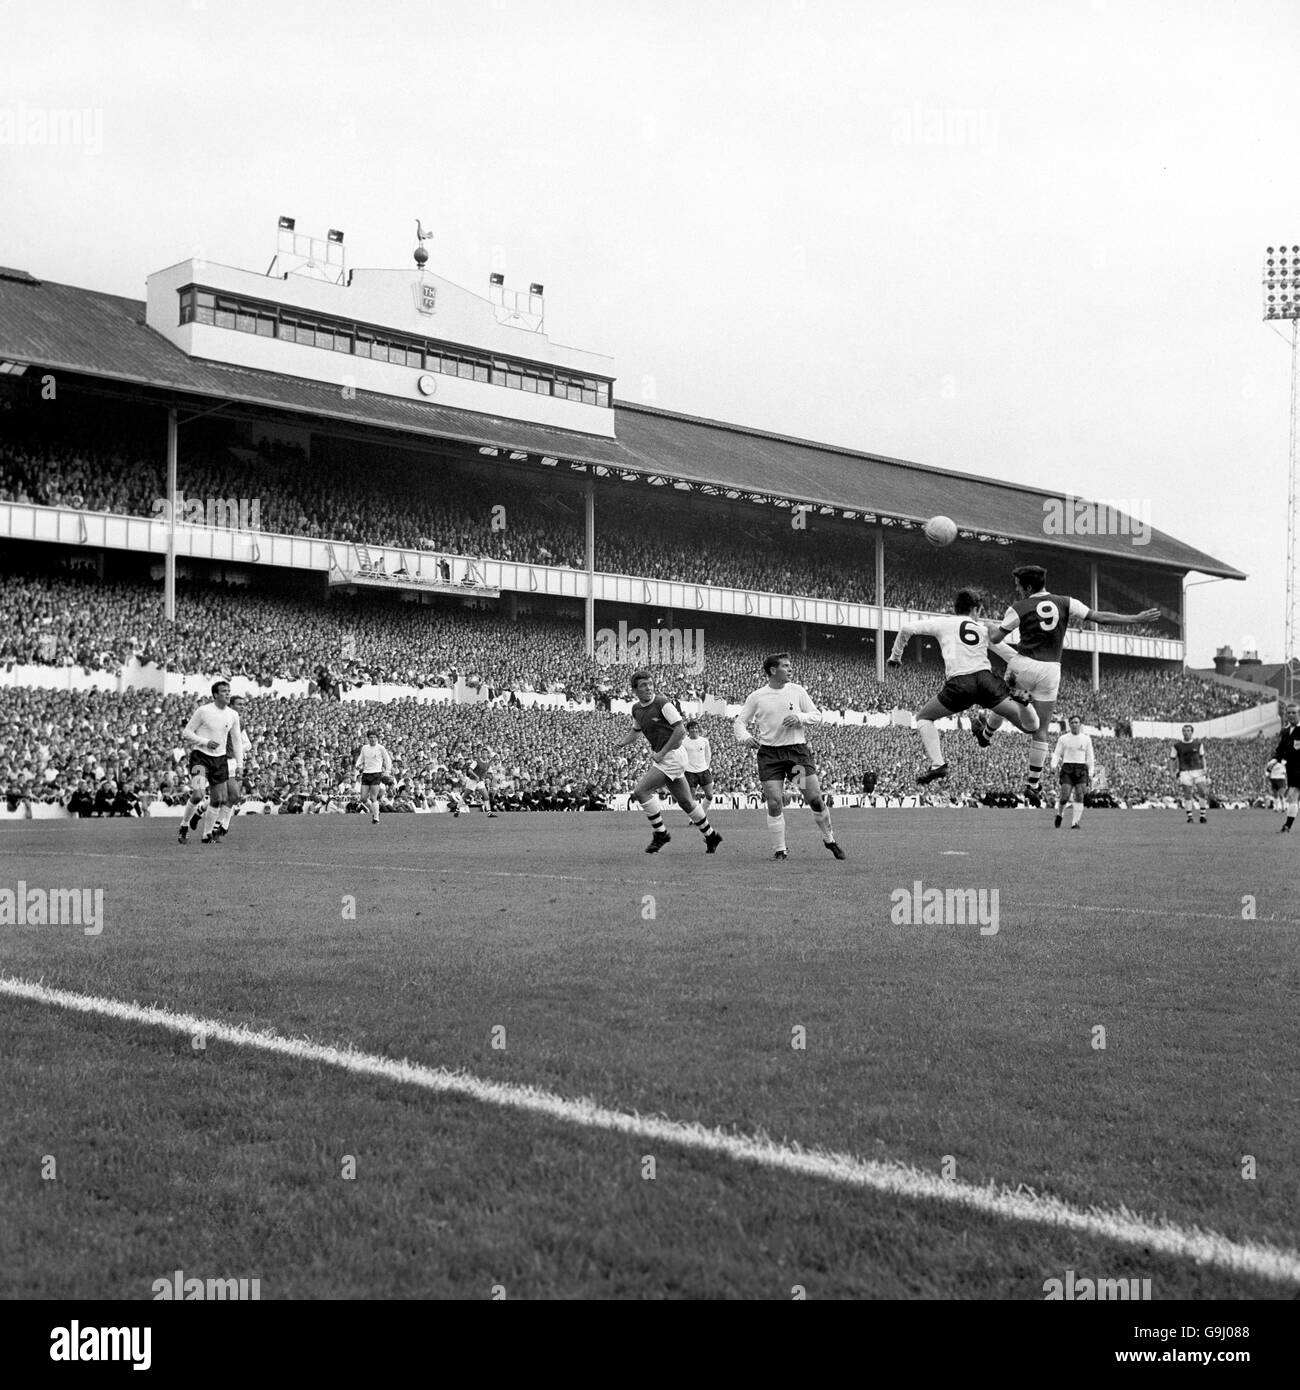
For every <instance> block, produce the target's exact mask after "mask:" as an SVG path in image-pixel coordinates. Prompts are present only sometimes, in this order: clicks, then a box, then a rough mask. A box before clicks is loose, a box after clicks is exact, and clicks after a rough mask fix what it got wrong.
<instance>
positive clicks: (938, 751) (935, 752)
mask: <svg viewBox="0 0 1300 1390" xmlns="http://www.w3.org/2000/svg"><path fill="white" fill-rule="evenodd" d="M916 728H917V732H918V733H919V734H920V735H921V746H922V747H923V748H924V749H925V755H926V757H927V758H929V759H930V766H931V767H938V766H939V764H940V763H941V762H943V749H942V748H941V747H940V745H939V730H938V729H936V728H935V727H934V720H933V719H918V720H917V721H916Z"/></svg>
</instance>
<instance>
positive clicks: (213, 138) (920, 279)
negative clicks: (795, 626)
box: [0, 0, 1300, 666]
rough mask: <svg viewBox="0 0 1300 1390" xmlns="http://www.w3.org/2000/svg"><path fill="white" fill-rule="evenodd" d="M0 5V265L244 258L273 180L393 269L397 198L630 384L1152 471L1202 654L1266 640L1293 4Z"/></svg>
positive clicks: (442, 259)
mask: <svg viewBox="0 0 1300 1390" xmlns="http://www.w3.org/2000/svg"><path fill="white" fill-rule="evenodd" d="M0 35H3V42H2V43H0V264H7V265H10V266H17V267H21V268H23V269H26V270H29V271H31V272H32V273H33V274H34V275H36V276H37V277H38V278H43V279H49V280H59V281H63V282H65V283H70V284H75V285H82V286H86V287H88V288H93V289H98V290H106V291H111V292H113V293H119V294H128V295H134V296H137V297H141V298H143V296H144V283H145V277H146V276H147V275H148V274H149V273H150V272H151V271H154V270H157V269H160V268H162V267H163V266H166V265H170V264H172V263H174V262H176V261H178V260H182V259H184V258H186V257H188V256H191V255H202V256H204V257H206V258H208V259H210V260H213V261H217V262H221V263H225V264H230V265H236V266H241V267H245V268H255V269H263V268H265V266H266V265H267V264H268V263H269V262H270V259H271V256H272V254H273V253H274V249H275V225H276V219H277V217H278V216H279V215H280V214H282V213H284V214H288V215H292V216H294V217H296V219H297V225H298V229H299V230H300V231H315V232H317V233H318V234H321V235H323V233H324V231H325V230H326V229H327V228H330V227H338V228H341V229H343V230H344V232H345V234H346V245H347V249H348V256H349V264H351V265H353V266H367V267H368V266H382V267H404V266H409V265H410V264H411V260H410V255H411V251H412V249H413V248H414V245H415V238H414V230H415V226H414V224H415V219H416V218H417V217H419V218H421V219H422V220H423V222H424V225H425V227H426V228H429V227H432V229H433V231H434V233H435V236H434V240H433V241H432V242H431V243H430V246H431V260H430V269H432V270H434V271H436V272H437V273H438V274H441V275H443V276H445V277H446V278H447V279H450V280H452V281H455V282H457V283H460V284H463V285H466V286H468V287H469V288H471V289H475V288H477V289H482V288H484V287H485V286H486V282H487V276H488V273H489V271H490V270H493V269H500V270H503V271H504V272H505V274H506V283H507V285H508V286H514V287H522V286H524V285H526V284H527V282H529V281H534V280H539V281H542V282H543V283H544V284H545V285H546V290H547V325H546V326H547V332H548V333H549V335H550V337H551V339H552V340H553V341H555V342H558V343H562V344H565V345H568V346H572V347H581V348H586V349H590V350H592V351H597V352H604V353H609V354H611V355H612V356H613V357H614V358H615V365H616V371H617V375H618V382H617V385H616V388H615V389H616V395H617V396H619V397H620V398H622V399H627V400H635V401H647V402H650V403H652V404H655V405H658V406H661V407H663V408H665V409H669V410H677V411H682V412H685V413H687V414H693V415H703V416H708V417H711V418H715V419H722V420H731V421H736V422H739V423H742V424H745V425H749V426H754V427H757V428H761V429H766V430H772V431H776V432H780V433H786V434H792V435H797V436H801V437H805V438H810V439H816V440H822V441H825V442H828V443H833V444H842V445H847V446H849V447H852V448H856V449H861V450H865V451H868V452H872V453H880V454H885V455H890V456H894V457H899V458H906V459H911V460H915V461H917V462H920V463H925V464H932V465H936V466H940V467H947V468H954V469H959V470H962V471H964V472H970V473H977V474H982V475H986V476H989V477H994V478H1000V479H1006V480H1009V481H1013V482H1021V483H1027V484H1031V485H1034V486H1040V487H1044V488H1050V489H1060V490H1064V491H1067V492H1074V493H1076V494H1078V495H1081V496H1088V497H1092V498H1095V499H1100V500H1114V501H1121V500H1123V501H1131V502H1132V503H1133V504H1134V506H1135V507H1142V506H1144V507H1146V508H1149V513H1148V514H1149V517H1150V521H1151V524H1152V525H1153V526H1155V527H1156V528H1157V529H1159V530H1163V531H1166V532H1168V533H1170V534H1172V535H1174V536H1176V537H1178V538H1179V539H1180V540H1183V541H1186V542H1188V543H1189V544H1191V545H1194V546H1196V547H1198V548H1200V549H1201V550H1204V551H1206V552H1208V553H1209V554H1211V555H1213V556H1215V557H1216V558H1217V559H1219V560H1222V561H1224V562H1226V563H1227V564H1229V565H1232V566H1234V567H1235V568H1237V569H1240V570H1243V571H1245V572H1246V573H1247V574H1248V575H1249V576H1250V577H1249V579H1248V580H1247V581H1246V582H1245V583H1234V582H1232V581H1223V582H1218V583H1211V584H1201V585H1197V586H1195V587H1191V588H1190V589H1189V591H1188V612H1189V638H1190V640H1189V645H1188V652H1187V656H1188V661H1189V664H1191V665H1194V666H1204V665H1208V664H1209V663H1210V661H1211V659H1212V657H1213V654H1214V651H1215V649H1216V648H1217V647H1218V646H1220V645H1221V644H1223V643H1225V642H1226V643H1228V644H1229V645H1231V646H1232V647H1233V648H1234V649H1235V650H1236V651H1237V652H1238V653H1240V652H1241V650H1242V648H1243V644H1248V645H1253V646H1255V647H1257V648H1258V650H1259V652H1260V654H1261V656H1262V657H1263V658H1264V659H1265V660H1266V661H1267V660H1280V659H1281V657H1282V654H1283V648H1284V616H1285V615H1284V602H1285V570H1286V563H1285V562H1286V505H1287V463H1288V438H1289V420H1290V399H1289V391H1290V370H1291V353H1290V335H1289V331H1287V332H1285V334H1281V333H1279V331H1278V330H1277V328H1276V327H1274V326H1270V325H1266V324H1265V323H1264V322H1262V308H1261V306H1262V291H1261V270H1262V266H1263V259H1264V248H1265V246H1266V245H1270V244H1274V245H1275V244H1279V243H1280V242H1282V241H1287V242H1292V241H1293V242H1296V243H1300V197H1298V196H1297V181H1296V178H1295V173H1294V170H1295V147H1296V143H1297V139H1298V138H1300V91H1298V84H1297V83H1296V82H1295V74H1296V72H1297V71H1298V70H1300V52H1298V49H1300V6H1297V5H1295V4H1294V0H1240V3H1225V2H1224V0H1023V3H1022V0H980V2H979V3H977V4H970V3H954V4H947V3H927V2H926V0H906V3H904V0H856V3H854V2H853V0H844V2H843V3H840V2H839V0H694V3H683V2H682V0H642V2H641V3H629V0H599V3H589V2H588V0H563V2H561V0H531V2H530V3H524V0H460V2H459V3H455V4H450V3H442V0H424V2H423V3H418V4H417V3H409V0H375V2H374V3H370V4H366V5H358V4H355V3H353V4H343V3H337V2H336V0H316V2H315V3H310V4H309V3H301V0H263V3H259V4H252V3H226V2H225V0H111V3H104V0H84V2H83V0H46V3H45V4H43V5H42V6H40V7H37V6H33V5H30V4H27V3H23V4H17V3H9V0H0ZM57 111H62V112H68V111H76V112H84V113H86V114H85V115H84V117H83V118H82V119H81V121H80V123H79V126H78V125H69V126H66V127H65V129H67V130H69V131H71V132H72V133H71V135H70V136H69V137H68V138H65V139H64V140H63V141H62V142H61V143H59V144H57V145H49V144H45V145H41V144H38V143H35V142H33V141H30V140H27V139H25V138H23V137H22V136H21V135H20V134H18V133H17V132H21V131H23V130H24V129H28V130H30V129H34V128H35V127H33V126H31V125H30V120H31V113H32V112H37V113H41V112H57ZM6 117H7V119H6ZM6 132H7V133H6ZM959 519H960V518H959ZM1198 577H1199V576H1191V578H1193V579H1196V578H1198ZM1247 639H1249V642H1247Z"/></svg>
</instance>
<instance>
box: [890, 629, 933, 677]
mask: <svg viewBox="0 0 1300 1390" xmlns="http://www.w3.org/2000/svg"><path fill="white" fill-rule="evenodd" d="M938 635H939V620H938V619H936V618H909V619H908V620H907V621H906V622H905V623H904V624H903V625H902V627H900V628H899V629H898V635H897V636H896V637H895V638H894V646H893V650H892V651H891V652H890V653H889V659H888V660H887V661H886V662H885V665H886V666H901V665H902V664H903V653H904V652H905V651H906V650H907V644H908V643H909V642H910V641H911V640H912V638H913V637H937V636H938Z"/></svg>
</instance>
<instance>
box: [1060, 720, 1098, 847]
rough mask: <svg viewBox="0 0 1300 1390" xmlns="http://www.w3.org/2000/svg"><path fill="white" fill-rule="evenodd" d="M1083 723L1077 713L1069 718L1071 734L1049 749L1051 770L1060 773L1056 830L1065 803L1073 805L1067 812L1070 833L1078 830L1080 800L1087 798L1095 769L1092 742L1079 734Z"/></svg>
mask: <svg viewBox="0 0 1300 1390" xmlns="http://www.w3.org/2000/svg"><path fill="white" fill-rule="evenodd" d="M1082 730H1083V721H1082V720H1081V719H1080V718H1079V716H1078V715H1077V714H1072V715H1071V716H1070V732H1069V733H1068V734H1062V735H1061V736H1060V738H1058V739H1057V740H1056V747H1055V748H1054V749H1053V750H1052V770H1053V771H1055V770H1056V769H1057V768H1060V770H1061V788H1060V791H1058V792H1057V794H1056V828H1057V829H1058V830H1059V829H1060V828H1061V812H1062V811H1063V810H1064V808H1065V803H1066V802H1067V801H1069V802H1073V807H1072V809H1071V811H1070V814H1071V816H1072V817H1073V819H1072V820H1071V822H1070V829H1071V830H1078V828H1079V822H1080V821H1081V820H1082V819H1083V798H1084V797H1085V796H1086V795H1087V792H1088V784H1089V783H1090V782H1091V781H1092V775H1093V773H1094V772H1096V770H1097V763H1096V759H1095V758H1094V757H1093V752H1092V739H1091V737H1090V736H1089V735H1087V734H1085V733H1083V732H1082Z"/></svg>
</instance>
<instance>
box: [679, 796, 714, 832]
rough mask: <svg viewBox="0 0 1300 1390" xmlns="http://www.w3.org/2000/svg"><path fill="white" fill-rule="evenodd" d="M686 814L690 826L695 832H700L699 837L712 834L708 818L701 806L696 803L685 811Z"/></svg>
mask: <svg viewBox="0 0 1300 1390" xmlns="http://www.w3.org/2000/svg"><path fill="white" fill-rule="evenodd" d="M686 814H687V815H688V816H689V817H690V819H691V824H692V825H693V826H694V827H695V828H696V830H698V831H699V832H700V834H701V835H712V834H713V827H712V826H711V825H710V824H709V818H708V816H707V815H706V814H705V813H704V807H703V806H701V805H700V803H699V802H698V801H697V802H696V803H695V805H694V806H692V807H691V809H690V810H689V811H687V813H686Z"/></svg>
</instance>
